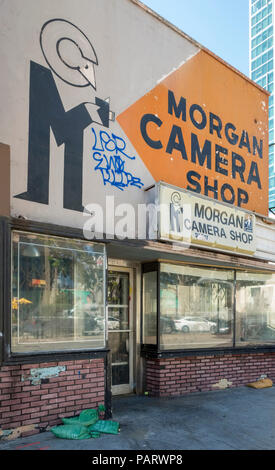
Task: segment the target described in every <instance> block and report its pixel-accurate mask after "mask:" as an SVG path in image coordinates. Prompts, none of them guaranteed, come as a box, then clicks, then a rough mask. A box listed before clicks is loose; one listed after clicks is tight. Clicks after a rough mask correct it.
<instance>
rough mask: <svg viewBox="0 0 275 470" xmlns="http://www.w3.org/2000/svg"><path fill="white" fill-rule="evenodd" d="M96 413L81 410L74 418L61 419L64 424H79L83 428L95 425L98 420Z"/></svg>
mask: <svg viewBox="0 0 275 470" xmlns="http://www.w3.org/2000/svg"><path fill="white" fill-rule="evenodd" d="M98 418H99V416H98V411H97V410H83V411H81V413H80V415H79V416H75V417H74V418H62V422H63V423H64V424H81V425H83V426H91V425H92V424H94V423H96V422H97V420H98Z"/></svg>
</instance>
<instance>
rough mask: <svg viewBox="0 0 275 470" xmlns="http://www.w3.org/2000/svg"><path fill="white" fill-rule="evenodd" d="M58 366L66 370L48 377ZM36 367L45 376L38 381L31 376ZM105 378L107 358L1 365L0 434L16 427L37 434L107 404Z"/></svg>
mask: <svg viewBox="0 0 275 470" xmlns="http://www.w3.org/2000/svg"><path fill="white" fill-rule="evenodd" d="M55 366H57V367H59V366H61V368H62V369H65V370H62V371H61V372H58V374H57V376H56V377H51V376H49V378H47V370H50V368H53V367H55ZM37 368H39V369H40V368H41V369H42V368H43V376H44V377H45V378H42V379H41V380H39V381H38V382H39V383H37V381H34V380H33V379H32V377H31V371H32V370H33V369H37ZM47 368H49V369H47ZM104 382H105V381H104V359H84V360H74V361H64V362H55V363H52V362H51V363H47V364H45V363H42V364H28V365H10V366H2V367H1V366H0V438H1V433H2V435H3V431H5V430H10V429H15V428H17V429H19V428H22V429H21V431H22V432H20V435H21V436H26V435H31V434H36V433H38V432H40V431H43V430H47V429H49V428H50V427H51V426H55V425H58V424H62V421H61V418H62V417H69V416H75V415H77V414H79V412H80V411H81V410H83V409H87V408H95V407H97V406H98V405H100V404H104V389H105V383H104Z"/></svg>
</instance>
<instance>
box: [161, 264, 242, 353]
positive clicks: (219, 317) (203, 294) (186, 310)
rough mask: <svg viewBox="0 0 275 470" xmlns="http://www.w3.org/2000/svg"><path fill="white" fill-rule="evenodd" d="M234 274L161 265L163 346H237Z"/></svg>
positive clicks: (163, 347) (172, 347) (168, 347)
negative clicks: (234, 322) (234, 341)
mask: <svg viewBox="0 0 275 470" xmlns="http://www.w3.org/2000/svg"><path fill="white" fill-rule="evenodd" d="M233 279H234V273H233V271H229V270H228V271H223V270H218V269H216V270H215V269H209V268H208V269H205V268H195V267H194V268H193V267H187V266H186V267H183V266H173V265H168V264H161V269H160V332H161V336H160V345H161V348H162V349H182V348H187V349H188V348H195V347H196V348H203V347H219V346H232V345H233V295H234V283H233Z"/></svg>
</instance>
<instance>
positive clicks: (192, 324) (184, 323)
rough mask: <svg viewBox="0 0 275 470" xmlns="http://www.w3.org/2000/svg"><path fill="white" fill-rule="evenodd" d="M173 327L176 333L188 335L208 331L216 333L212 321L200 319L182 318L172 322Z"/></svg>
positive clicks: (215, 326) (214, 324)
mask: <svg viewBox="0 0 275 470" xmlns="http://www.w3.org/2000/svg"><path fill="white" fill-rule="evenodd" d="M174 323H175V327H176V329H177V330H178V331H183V332H184V333H189V331H206V332H207V331H208V332H210V333H216V330H217V325H216V323H215V322H213V321H209V320H205V319H204V318H200V317H184V318H179V319H177V320H174Z"/></svg>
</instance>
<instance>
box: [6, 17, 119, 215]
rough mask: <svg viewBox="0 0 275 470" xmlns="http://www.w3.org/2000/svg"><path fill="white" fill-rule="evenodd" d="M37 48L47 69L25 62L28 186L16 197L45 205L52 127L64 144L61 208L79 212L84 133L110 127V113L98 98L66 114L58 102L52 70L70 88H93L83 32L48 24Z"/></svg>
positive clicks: (93, 59) (62, 23)
mask: <svg viewBox="0 0 275 470" xmlns="http://www.w3.org/2000/svg"><path fill="white" fill-rule="evenodd" d="M53 44H54V47H53ZM40 45H41V49H42V52H43V55H44V57H45V60H46V62H47V64H48V65H49V67H50V69H51V70H52V71H51V70H49V69H48V68H46V67H43V66H42V65H40V64H37V63H35V62H32V61H31V63H30V97H29V145H28V185H27V191H26V192H24V193H21V194H18V195H16V196H15V197H17V198H21V199H25V200H28V201H32V202H38V203H41V204H49V167H50V129H52V132H53V134H54V137H55V140H56V143H57V145H58V146H60V145H62V144H64V188H63V205H64V208H65V209H71V210H75V211H80V212H83V205H82V179H83V178H82V171H83V132H84V130H85V129H86V128H87V126H89V125H90V124H91V123H92V122H96V123H98V124H99V125H102V126H104V127H109V120H110V119H112V120H113V119H114V114H113V113H112V112H110V109H109V101H108V100H102V99H100V98H97V97H96V98H95V101H94V102H93V103H89V102H86V103H81V104H79V105H78V106H76V107H74V108H72V109H70V110H69V111H65V109H64V106H63V104H62V101H61V98H60V95H59V93H58V89H57V87H56V84H55V80H54V78H53V74H52V72H53V73H55V74H56V75H57V76H58V77H59V78H60V79H61V80H63V81H64V82H65V83H67V84H69V85H71V86H75V87H86V86H92V87H93V89H94V90H96V82H95V73H94V65H98V60H97V56H96V54H95V51H94V48H93V46H92V45H91V43H90V41H89V40H88V38H87V37H86V36H85V35H84V33H83V32H82V31H80V30H79V29H78V28H77V27H76V26H75V25H73V24H72V23H70V22H68V21H66V20H62V19H55V20H50V21H48V22H47V23H45V24H44V26H43V27H42V30H41V34H40Z"/></svg>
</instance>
